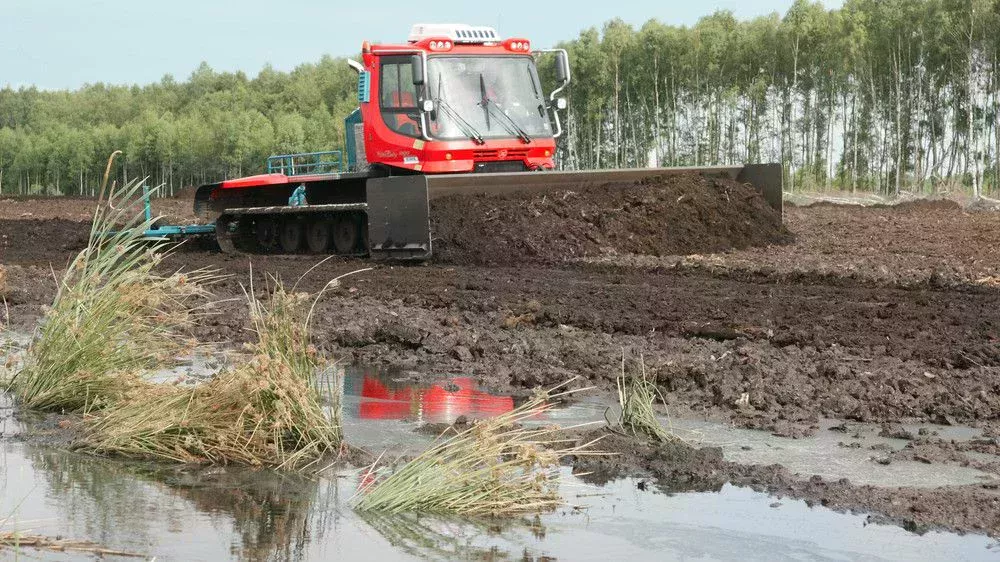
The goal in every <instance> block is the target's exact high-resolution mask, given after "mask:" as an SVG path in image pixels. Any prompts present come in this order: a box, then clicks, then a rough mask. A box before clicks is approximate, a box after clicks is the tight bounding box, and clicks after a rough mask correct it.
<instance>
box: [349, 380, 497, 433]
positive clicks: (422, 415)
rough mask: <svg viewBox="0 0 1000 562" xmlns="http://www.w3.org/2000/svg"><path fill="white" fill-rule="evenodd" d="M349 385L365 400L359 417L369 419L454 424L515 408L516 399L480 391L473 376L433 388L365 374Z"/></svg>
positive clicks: (350, 390)
mask: <svg viewBox="0 0 1000 562" xmlns="http://www.w3.org/2000/svg"><path fill="white" fill-rule="evenodd" d="M358 379H360V381H358ZM358 382H360V389H359V388H357V385H358ZM347 385H348V386H349V387H350V386H354V388H348V389H347V393H348V394H355V393H356V394H357V395H359V396H360V397H361V400H360V403H359V405H358V417H359V418H360V419H366V420H398V419H406V418H410V419H414V420H419V421H428V422H452V421H455V419H456V418H458V416H466V417H469V418H484V417H489V416H496V415H498V414H502V413H504V412H509V411H511V410H513V409H514V399H513V398H511V397H510V396H496V395H493V394H490V393H488V392H484V391H481V390H479V389H478V388H477V383H476V381H475V379H473V378H472V377H456V378H452V379H448V380H446V381H441V382H438V383H435V384H430V385H395V384H393V383H392V382H390V381H389V380H387V379H385V378H382V377H378V376H376V375H371V374H364V375H363V376H361V377H358V378H357V379H354V381H351V380H350V379H348V381H347ZM359 391H360V392H359Z"/></svg>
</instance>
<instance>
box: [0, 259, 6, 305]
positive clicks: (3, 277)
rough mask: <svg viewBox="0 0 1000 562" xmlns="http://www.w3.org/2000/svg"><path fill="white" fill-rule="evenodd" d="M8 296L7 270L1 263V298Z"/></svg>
mask: <svg viewBox="0 0 1000 562" xmlns="http://www.w3.org/2000/svg"><path fill="white" fill-rule="evenodd" d="M6 296H7V270H6V269H5V268H4V266H2V265H0V298H4V297H6Z"/></svg>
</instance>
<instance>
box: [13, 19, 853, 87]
mask: <svg viewBox="0 0 1000 562" xmlns="http://www.w3.org/2000/svg"><path fill="white" fill-rule="evenodd" d="M2 4H3V16H2V17H0V85H12V86H22V85H31V84H34V85H37V86H38V87H41V88H46V89H56V88H76V87H79V86H80V85H82V84H84V83H87V82H111V83H139V84H145V83H149V82H154V81H157V80H159V79H160V77H162V76H163V75H164V74H167V73H170V74H173V75H174V77H175V78H178V79H183V78H186V77H187V76H188V75H189V74H190V73H191V71H192V70H194V68H195V67H197V66H198V64H199V63H200V62H201V61H206V62H208V63H209V64H210V65H211V66H212V68H215V69H216V70H243V71H245V72H247V73H248V74H251V75H254V74H256V73H257V71H259V70H260V69H261V67H262V66H264V64H266V63H271V64H272V65H273V66H274V67H275V68H277V69H280V70H290V69H292V68H294V67H295V66H296V65H298V64H300V63H303V62H311V61H316V60H318V59H319V58H320V57H321V56H322V55H324V54H331V55H335V56H342V55H351V54H354V53H356V52H357V51H358V50H359V49H360V45H361V41H363V40H365V39H370V40H382V41H386V42H389V41H403V40H405V39H406V35H407V33H408V31H409V29H410V25H412V24H413V23H418V22H420V23H427V22H462V23H469V24H474V25H493V26H496V27H497V28H498V30H499V32H500V34H501V35H503V36H505V37H510V36H523V37H527V38H529V39H531V40H532V42H533V44H534V45H535V46H536V47H543V46H550V45H552V44H553V43H555V42H557V41H559V40H563V39H569V38H572V37H575V36H576V35H577V34H578V33H579V32H580V31H581V30H583V29H586V28H587V27H591V26H600V25H601V24H602V23H603V22H605V21H607V20H609V19H611V18H614V17H621V18H622V19H624V20H625V21H627V22H629V23H632V24H636V25H638V24H641V23H642V22H644V21H646V20H648V19H650V18H657V19H659V20H660V21H663V22H667V23H675V24H688V25H689V24H692V23H694V22H695V21H697V20H698V18H699V17H701V16H703V15H707V14H709V13H711V12H713V11H715V10H718V9H725V10H732V11H733V12H734V13H735V14H736V15H737V16H738V17H741V18H749V17H753V16H755V15H760V14H766V13H770V12H773V11H778V12H784V11H785V10H786V9H787V8H788V6H790V5H791V4H792V0H703V1H701V2H692V1H683V2H677V1H669V0H619V1H617V2H614V1H612V2H609V1H608V0H576V1H572V0H535V1H530V2H523V1H518V0H515V1H508V2H504V1H497V2H483V1H470V0H463V1H457V0H447V1H444V0H438V1H432V0H371V1H362V2H338V1H331V0H242V1H220V0H2ZM824 4H825V5H827V6H839V5H841V4H842V0H824Z"/></svg>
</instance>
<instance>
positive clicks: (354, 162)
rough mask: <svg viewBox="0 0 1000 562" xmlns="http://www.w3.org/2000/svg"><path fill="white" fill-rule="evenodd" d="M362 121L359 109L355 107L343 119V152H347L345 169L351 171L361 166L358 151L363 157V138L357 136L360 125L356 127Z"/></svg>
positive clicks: (355, 170)
mask: <svg viewBox="0 0 1000 562" xmlns="http://www.w3.org/2000/svg"><path fill="white" fill-rule="evenodd" d="M361 123H362V117H361V110H360V109H355V110H354V111H352V112H351V114H350V115H348V116H347V118H346V119H344V137H345V138H344V152H346V153H347V169H348V170H349V171H351V172H357V171H358V170H359V169H360V168H361V167H363V166H359V164H360V163H359V162H358V154H359V151H362V152H360V154H361V157H362V159H364V156H365V154H364V152H363V150H364V139H363V138H360V139H359V138H358V133H359V132H360V133H361V134H364V133H363V132H361V129H362V127H358V126H357V125H360V124H361Z"/></svg>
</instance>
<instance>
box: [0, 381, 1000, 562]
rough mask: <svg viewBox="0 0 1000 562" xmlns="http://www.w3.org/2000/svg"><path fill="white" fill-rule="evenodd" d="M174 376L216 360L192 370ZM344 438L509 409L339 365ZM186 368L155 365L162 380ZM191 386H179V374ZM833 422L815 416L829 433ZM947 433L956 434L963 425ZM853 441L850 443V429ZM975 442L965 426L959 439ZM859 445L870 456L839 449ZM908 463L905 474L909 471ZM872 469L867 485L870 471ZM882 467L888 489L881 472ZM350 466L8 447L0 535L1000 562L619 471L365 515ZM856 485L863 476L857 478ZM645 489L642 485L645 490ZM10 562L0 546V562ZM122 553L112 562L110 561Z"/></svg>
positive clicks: (863, 462) (738, 437) (584, 405)
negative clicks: (236, 463)
mask: <svg viewBox="0 0 1000 562" xmlns="http://www.w3.org/2000/svg"><path fill="white" fill-rule="evenodd" d="M179 368H180V369H192V370H193V371H195V373H194V374H193V375H192V374H184V373H183V372H181V373H180V374H182V375H184V376H185V377H188V376H193V377H194V378H199V377H198V372H199V371H203V370H208V369H211V368H213V366H210V365H209V364H208V363H198V362H197V361H191V362H189V363H187V364H185V365H181V366H180V367H179ZM343 374H344V397H343V413H344V430H345V435H346V439H347V440H348V442H350V443H352V444H354V445H358V446H362V447H365V448H368V449H370V450H373V451H375V452H376V453H378V452H381V451H382V450H385V451H388V452H390V453H391V454H399V453H402V452H404V451H407V450H418V449H420V448H422V447H424V446H425V445H426V444H427V443H428V442H430V441H431V439H432V438H433V436H432V435H430V434H427V433H424V432H417V431H416V429H418V428H419V427H420V426H421V425H423V424H425V423H450V422H453V421H454V420H455V419H456V418H458V417H459V416H466V417H469V418H481V417H486V416H491V415H496V414H499V413H502V412H506V411H509V410H510V409H512V408H513V407H514V401H513V400H512V399H511V398H510V397H507V396H497V395H493V394H490V393H489V392H487V391H486V390H484V389H482V388H480V387H479V386H478V384H477V383H476V381H475V380H474V379H472V378H470V377H442V378H441V379H440V380H435V381H433V382H421V383H413V382H412V381H411V380H409V379H408V378H406V377H402V376H397V375H389V374H384V373H379V372H377V371H374V370H366V369H354V368H352V369H347V370H346V371H345V372H344V373H343ZM176 375H178V372H174V371H171V372H163V373H158V374H157V378H158V379H163V380H172V379H171V377H173V376H176ZM185 380H186V379H185ZM605 409H606V406H605V405H604V404H600V403H596V402H581V403H577V404H574V405H572V406H571V407H568V408H563V409H558V410H555V411H552V412H550V413H549V414H548V415H547V416H546V418H545V419H539V420H538V423H560V424H564V425H566V424H576V423H581V422H586V421H595V420H603V419H604V415H605ZM12 412H13V409H12V407H11V404H10V402H9V398H5V397H3V396H2V395H0V434H3V435H6V436H7V437H9V436H10V435H12V434H16V433H17V432H18V429H19V428H18V426H17V424H16V423H15V422H14V421H13V419H12V416H11V414H12ZM834 423H835V422H832V421H831V422H824V424H825V426H826V425H829V426H832V425H834ZM671 424H672V426H673V428H674V430H675V431H676V432H677V433H678V434H679V435H681V436H682V437H684V438H685V439H688V440H689V441H692V442H693V443H695V444H704V445H717V446H720V447H722V448H723V450H724V452H725V455H726V457H727V458H729V459H730V460H734V461H738V462H749V463H772V462H780V463H781V464H784V465H786V466H788V467H789V468H790V469H791V470H793V471H796V472H800V473H803V474H822V475H824V476H829V477H841V476H846V477H848V478H851V480H852V481H855V482H869V481H870V482H871V483H880V484H883V485H889V484H893V485H901V484H907V485H941V484H942V483H965V482H970V481H981V474H982V473H978V472H977V471H969V470H968V469H961V470H959V469H957V468H956V469H955V470H952V468H953V467H946V466H941V465H934V466H928V465H921V464H919V463H903V462H894V463H892V464H891V465H890V466H887V467H882V466H880V465H876V464H875V463H873V462H872V461H871V460H870V457H871V456H872V455H873V454H874V451H871V450H870V449H864V448H865V447H870V446H871V445H875V444H880V443H882V444H885V445H886V446H891V447H893V448H899V447H902V446H903V445H904V444H905V441H900V440H894V439H887V438H881V437H878V436H877V428H876V427H875V426H863V425H860V424H859V425H857V426H851V427H850V428H849V429H848V433H846V434H845V433H841V432H834V431H830V430H828V429H827V428H826V427H825V426H824V428H823V429H821V430H820V431H819V432H817V435H816V436H814V437H810V438H806V439H797V440H793V439H784V438H779V437H774V436H771V435H769V434H767V433H765V432H759V431H750V430H739V429H734V428H731V427H728V426H725V425H722V424H712V423H707V422H700V421H691V420H676V419H675V420H672V422H671ZM951 431H958V432H959V433H961V432H962V430H961V429H958V430H955V429H951ZM855 434H857V435H858V436H859V437H857V438H855V437H853V436H854V435H855ZM967 434H968V435H969V437H973V436H975V432H974V430H972V431H970V432H967ZM847 440H859V441H861V442H862V443H863V445H862V448H855V449H849V448H845V447H841V446H839V443H840V442H842V441H847ZM909 464H913V465H915V466H914V467H910V466H908V465H909ZM870 473H873V474H874V475H871V474H870ZM890 475H891V479H890ZM357 477H358V474H357V472H356V471H349V470H342V471H339V472H329V473H325V474H323V475H321V476H319V477H316V478H300V477H296V476H289V475H278V474H273V473H269V472H250V471H241V470H223V469H216V468H207V469H201V468H188V467H167V468H164V467H156V466H152V465H146V464H129V463H123V462H119V461H114V460H108V459H99V458H93V457H87V456H81V455H76V454H73V453H68V452H65V451H58V450H55V449H52V448H49V447H43V446H39V445H34V444H30V443H23V442H18V441H14V440H11V439H9V438H7V439H2V440H0V521H2V520H3V519H4V518H6V521H5V522H3V524H2V525H0V531H12V530H22V531H25V532H31V533H34V534H41V535H47V536H61V537H65V538H71V539H77V540H91V541H94V542H96V543H99V544H101V545H102V546H105V547H107V548H112V549H117V550H122V551H128V552H134V553H137V554H141V555H143V556H145V557H147V559H148V558H152V557H154V556H155V557H156V560H158V561H165V560H184V561H188V560H192V561H193V560H288V561H292V560H332V559H338V560H341V559H342V560H369V559H376V560H406V559H414V558H417V559H422V558H429V559H440V560H451V559H470V558H475V559H489V560H493V559H503V558H512V559H528V560H531V559H553V558H554V559H564V560H615V559H632V560H664V559H698V560H733V559H739V560H882V559H887V560H888V559H949V560H979V559H994V558H995V557H996V556H997V555H998V554H1000V552H998V550H997V548H996V546H995V544H994V542H993V541H992V540H990V539H988V538H986V537H983V536H960V535H956V534H953V533H941V532H930V533H927V534H924V535H914V534H911V533H909V532H907V531H905V530H903V529H902V528H899V527H896V526H892V525H887V526H883V525H874V524H868V523H867V518H866V517H865V516H862V515H849V514H842V513H836V512H833V511H830V510H827V509H825V508H821V507H815V508H810V507H808V506H806V505H805V503H804V502H801V501H795V500H787V499H786V500H776V499H775V498H773V497H770V496H768V495H766V494H762V493H758V492H754V491H752V490H749V489H744V488H736V487H733V486H728V485H727V486H724V487H723V488H722V489H721V490H720V491H718V492H711V493H681V494H675V495H666V494H663V493H659V492H656V491H652V490H649V489H648V487H647V489H646V490H640V486H639V484H640V483H639V481H637V480H633V479H623V480H618V481H615V482H611V483H609V484H608V485H606V486H603V487H598V486H594V485H590V484H586V483H584V482H582V481H580V480H579V479H577V478H575V477H574V476H573V475H572V474H570V473H569V471H568V470H565V471H564V484H563V486H562V493H563V495H564V496H565V498H566V500H567V501H568V502H569V503H570V504H571V505H573V506H575V507H572V508H569V507H568V508H564V509H561V510H559V511H558V512H554V513H549V514H544V515H540V516H538V517H535V516H532V517H526V518H521V519H514V520H509V521H490V520H482V521H471V520H456V519H447V518H435V517H426V516H423V517H421V516H416V515H404V516H394V517H375V516H370V515H365V516H362V515H359V514H358V513H356V512H355V511H354V510H353V509H351V506H350V501H351V497H352V496H353V494H354V491H355V489H356V485H357ZM866 478H867V479H868V480H866ZM644 487H645V486H644ZM4 556H6V557H8V558H10V557H12V556H13V552H12V551H11V550H7V551H0V559H3V558H4ZM21 556H23V558H24V559H30V558H33V559H56V560H89V559H93V557H92V556H91V555H87V554H71V553H53V552H39V551H34V550H30V549H27V550H25V551H24V552H23V553H21ZM109 559H114V557H109Z"/></svg>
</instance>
